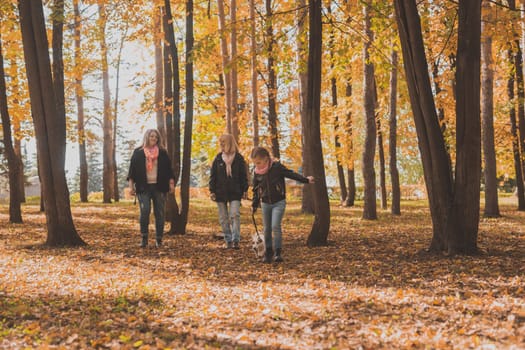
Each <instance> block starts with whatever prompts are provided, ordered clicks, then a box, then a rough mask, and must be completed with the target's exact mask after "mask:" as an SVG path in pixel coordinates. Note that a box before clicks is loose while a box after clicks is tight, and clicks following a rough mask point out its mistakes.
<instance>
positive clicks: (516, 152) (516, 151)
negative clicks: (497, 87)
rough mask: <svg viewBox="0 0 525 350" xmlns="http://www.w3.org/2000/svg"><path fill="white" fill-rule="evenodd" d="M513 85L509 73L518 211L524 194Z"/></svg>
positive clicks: (523, 205) (523, 206)
mask: <svg viewBox="0 0 525 350" xmlns="http://www.w3.org/2000/svg"><path fill="white" fill-rule="evenodd" d="M508 57H509V60H511V61H512V60H513V57H514V54H513V52H512V49H511V48H510V49H509V50H508ZM514 84H515V74H514V72H511V73H510V74H509V79H508V81H507V93H508V97H509V101H510V102H511V108H510V110H509V119H510V133H511V137H512V154H513V156H514V170H515V174H516V194H517V197H518V210H519V211H523V210H525V192H524V186H523V172H522V167H521V157H520V145H519V137H518V126H517V123H516V107H515V102H514Z"/></svg>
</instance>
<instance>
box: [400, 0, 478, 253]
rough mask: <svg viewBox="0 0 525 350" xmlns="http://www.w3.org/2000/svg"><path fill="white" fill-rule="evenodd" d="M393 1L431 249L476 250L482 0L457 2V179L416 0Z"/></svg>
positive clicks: (450, 250) (461, 251)
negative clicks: (430, 228)
mask: <svg viewBox="0 0 525 350" xmlns="http://www.w3.org/2000/svg"><path fill="white" fill-rule="evenodd" d="M394 5H395V9H396V17H397V23H398V30H399V34H400V39H401V46H402V48H403V58H404V63H405V73H406V77H407V83H408V86H409V93H410V100H411V104H412V112H413V115H414V120H415V124H416V131H417V135H418V141H419V148H420V152H421V159H422V161H423V171H424V174H425V184H426V186H427V193H428V197H429V202H430V212H431V216H432V224H433V236H432V242H431V245H430V250H431V251H435V252H446V253H448V254H455V253H462V254H469V253H473V252H476V251H477V246H476V241H477V230H478V221H479V179H480V170H481V164H480V163H481V157H480V153H481V145H480V129H481V126H480V115H479V113H480V109H479V106H480V105H479V97H480V96H479V90H480V89H479V88H480V81H479V74H480V66H479V63H480V28H481V1H480V0H478V1H470V2H460V3H459V16H458V18H459V28H458V49H457V71H456V84H457V85H456V87H457V89H456V92H457V98H456V101H457V103H456V115H457V117H456V118H457V119H456V125H457V138H456V145H457V162H456V173H455V181H453V179H452V171H451V166H450V162H449V161H448V159H449V158H448V154H447V151H446V147H445V143H444V139H443V135H442V133H441V130H440V126H439V121H438V116H437V113H436V109H435V103H434V98H433V95H432V88H431V85H430V79H429V76H428V64H427V61H426V57H425V49H424V45H423V38H422V33H421V24H420V19H419V14H418V11H417V6H416V3H415V1H414V0H395V2H394ZM467 14H468V16H467ZM467 126H468V127H467Z"/></svg>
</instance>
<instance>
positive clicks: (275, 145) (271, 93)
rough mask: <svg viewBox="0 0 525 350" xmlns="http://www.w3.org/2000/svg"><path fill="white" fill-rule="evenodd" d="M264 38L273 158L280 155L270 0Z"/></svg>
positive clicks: (267, 5) (268, 1)
mask: <svg viewBox="0 0 525 350" xmlns="http://www.w3.org/2000/svg"><path fill="white" fill-rule="evenodd" d="M265 2H266V40H267V42H268V46H267V49H266V51H267V54H268V61H267V69H268V122H269V124H270V137H271V140H270V141H271V144H272V154H273V156H274V157H275V158H280V157H281V152H280V150H279V136H278V135H279V131H278V128H277V77H276V73H275V58H274V53H273V47H274V44H275V37H274V34H273V10H272V0H266V1H265Z"/></svg>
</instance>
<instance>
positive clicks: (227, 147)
mask: <svg viewBox="0 0 525 350" xmlns="http://www.w3.org/2000/svg"><path fill="white" fill-rule="evenodd" d="M221 141H224V151H225V152H226V153H236V152H238V151H239V146H238V145H237V142H235V138H234V137H233V135H232V134H222V135H221V136H220V137H219V142H221Z"/></svg>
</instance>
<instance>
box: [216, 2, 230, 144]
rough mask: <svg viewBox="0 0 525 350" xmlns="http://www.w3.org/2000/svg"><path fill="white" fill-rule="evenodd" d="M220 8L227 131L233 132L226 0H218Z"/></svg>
mask: <svg viewBox="0 0 525 350" xmlns="http://www.w3.org/2000/svg"><path fill="white" fill-rule="evenodd" d="M217 8H218V10H219V35H220V36H221V58H222V75H223V79H224V94H225V106H226V111H225V112H226V131H228V133H230V134H231V133H232V131H233V129H232V106H231V101H232V98H231V95H232V84H231V75H230V74H229V70H230V54H229V53H228V39H227V36H226V14H225V11H224V0H217Z"/></svg>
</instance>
